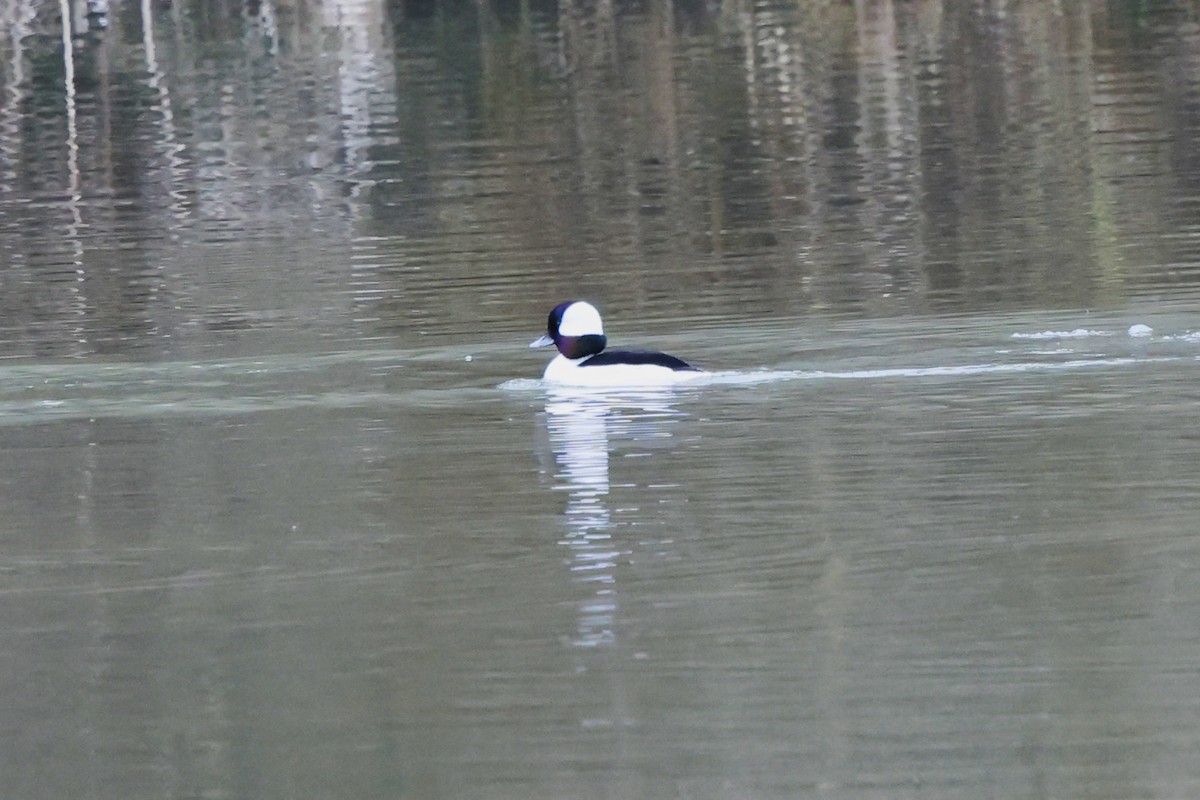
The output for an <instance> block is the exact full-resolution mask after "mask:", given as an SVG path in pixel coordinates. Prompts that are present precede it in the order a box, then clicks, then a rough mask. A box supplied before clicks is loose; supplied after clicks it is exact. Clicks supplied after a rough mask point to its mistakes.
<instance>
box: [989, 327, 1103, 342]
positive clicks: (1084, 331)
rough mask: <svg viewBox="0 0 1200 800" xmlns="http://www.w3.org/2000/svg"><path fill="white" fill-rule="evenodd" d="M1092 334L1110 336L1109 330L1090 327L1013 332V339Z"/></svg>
mask: <svg viewBox="0 0 1200 800" xmlns="http://www.w3.org/2000/svg"><path fill="white" fill-rule="evenodd" d="M1093 336H1112V332H1111V331H1094V330H1091V329H1090V328H1076V329H1075V330H1073V331H1037V332H1035V333H1020V332H1018V333H1014V334H1012V338H1013V339H1035V340H1044V339H1088V338H1091V337H1093Z"/></svg>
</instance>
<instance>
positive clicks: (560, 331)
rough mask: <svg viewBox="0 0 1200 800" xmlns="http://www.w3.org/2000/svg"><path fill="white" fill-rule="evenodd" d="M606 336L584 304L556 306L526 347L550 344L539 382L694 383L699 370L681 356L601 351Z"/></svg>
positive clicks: (596, 314) (597, 316)
mask: <svg viewBox="0 0 1200 800" xmlns="http://www.w3.org/2000/svg"><path fill="white" fill-rule="evenodd" d="M607 344H608V338H607V337H606V336H605V335H604V321H603V320H602V319H601V318H600V312H599V311H598V310H596V307H595V306H594V305H592V304H591V303H589V302H587V301H586V300H569V301H567V302H565V303H559V304H558V305H556V306H555V307H554V308H553V309H552V310H551V311H550V316H549V317H548V319H547V321H546V332H545V333H544V334H542V336H540V337H539V338H537V339H535V340H534V341H532V342H530V344H529V346H530V347H531V348H533V347H547V346H549V345H554V346H555V347H556V348H558V355H557V356H555V357H554V359H553V360H552V361H551V362H550V363H549V364H548V365H547V366H546V371H545V372H544V373H543V374H542V380H543V381H545V382H546V383H552V384H561V385H567V386H616V387H621V386H625V387H636V386H669V385H673V384H677V383H683V382H686V381H692V380H695V379H697V378H699V377H701V376H703V375H705V374H706V373H705V371H704V370H702V369H700V368H698V367H694V366H692V365H691V364H689V363H687V362H686V361H684V360H683V359H681V358H676V357H675V356H671V355H667V354H666V353H659V352H657V351H653V350H605V349H604V348H605V347H606V346H607Z"/></svg>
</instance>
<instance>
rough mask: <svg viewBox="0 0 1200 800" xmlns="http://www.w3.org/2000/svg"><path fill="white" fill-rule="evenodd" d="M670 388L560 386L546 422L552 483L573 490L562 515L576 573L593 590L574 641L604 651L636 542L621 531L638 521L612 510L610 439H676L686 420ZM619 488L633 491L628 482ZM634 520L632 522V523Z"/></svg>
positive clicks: (628, 510) (632, 509)
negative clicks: (674, 431) (675, 426)
mask: <svg viewBox="0 0 1200 800" xmlns="http://www.w3.org/2000/svg"><path fill="white" fill-rule="evenodd" d="M677 399H678V397H677V396H675V395H673V394H672V393H671V392H670V390H667V389H659V390H637V391H622V392H620V393H616V392H612V391H607V392H598V391H596V390H587V389H572V388H555V389H553V390H551V392H550V394H549V396H548V398H547V401H546V413H545V422H546V430H547V433H548V434H549V440H550V449H551V451H552V453H553V457H554V467H553V472H554V485H555V488H556V489H559V490H562V491H565V492H566V493H567V505H566V509H565V510H564V512H563V521H564V523H565V527H566V535H565V537H564V538H563V539H562V541H561V544H563V545H565V546H566V547H568V548H570V551H571V558H570V567H571V573H572V575H573V577H574V579H575V581H577V582H578V583H579V584H581V585H584V586H587V587H589V589H590V591H589V592H588V594H587V596H586V597H585V598H583V599H582V600H581V601H580V602H579V612H578V625H577V632H576V635H575V638H574V639H573V642H572V643H573V644H574V645H576V646H579V647H598V646H603V645H610V644H613V643H614V642H615V641H616V620H617V614H618V610H619V607H618V599H619V598H618V581H617V575H618V569H619V568H620V565H621V564H622V563H627V562H628V560H629V558H630V556H631V554H632V550H631V549H630V548H631V546H632V544H633V543H631V542H625V541H621V540H620V538H619V537H618V536H617V531H618V530H619V529H620V528H623V527H629V526H631V525H635V524H637V519H636V515H637V513H638V510H639V509H638V507H637V506H636V505H630V504H629V503H628V502H625V504H624V505H623V506H622V507H621V509H620V519H616V518H614V511H613V509H612V508H610V497H609V492H610V482H609V454H610V442H611V441H612V440H617V441H623V442H628V441H632V442H637V443H642V444H650V443H651V442H652V441H659V442H661V441H663V440H668V439H670V438H671V431H670V425H671V423H673V422H675V421H677V420H678V419H679V418H680V417H682V416H683V414H682V412H680V411H679V410H678V409H677V408H676V407H675V404H674V403H675V401H676V400H677ZM621 485H622V486H623V487H624V486H628V485H629V484H628V481H627V480H626V479H624V478H623V479H622V483H621ZM629 515H634V517H633V518H627V517H629Z"/></svg>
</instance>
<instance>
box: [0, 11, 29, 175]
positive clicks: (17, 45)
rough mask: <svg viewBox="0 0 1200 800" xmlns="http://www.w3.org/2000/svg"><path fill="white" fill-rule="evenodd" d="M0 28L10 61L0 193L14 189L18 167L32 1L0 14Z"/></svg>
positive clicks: (0, 128)
mask: <svg viewBox="0 0 1200 800" xmlns="http://www.w3.org/2000/svg"><path fill="white" fill-rule="evenodd" d="M0 14H2V15H3V18H2V19H0V25H2V26H3V29H4V30H5V31H6V32H7V33H8V39H9V50H8V52H9V53H10V54H11V58H10V59H9V63H8V76H9V81H8V85H7V87H6V93H7V95H8V98H7V102H4V103H0V154H3V156H4V163H3V165H0V166H2V168H3V173H2V177H3V183H0V189H3V190H5V191H11V190H12V188H13V186H15V185H16V180H17V164H18V163H19V162H20V156H21V100H22V96H23V94H24V91H25V39H26V37H28V36H30V35H32V33H33V31H32V29H31V23H32V22H33V20H34V18H35V17H36V16H37V12H36V11H35V9H34V7H33V3H32V1H31V0H24V1H23V2H20V3H18V4H17V5H15V6H14V7H12V8H10V9H3V10H0Z"/></svg>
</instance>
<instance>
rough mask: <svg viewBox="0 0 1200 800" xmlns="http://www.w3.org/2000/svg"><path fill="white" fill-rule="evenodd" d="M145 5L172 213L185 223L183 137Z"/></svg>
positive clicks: (145, 2) (145, 45)
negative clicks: (176, 127)
mask: <svg viewBox="0 0 1200 800" xmlns="http://www.w3.org/2000/svg"><path fill="white" fill-rule="evenodd" d="M141 8H142V51H143V53H145V58H146V74H147V75H149V76H150V77H149V81H148V82H149V85H150V88H151V90H153V91H154V92H155V94H157V95H158V112H159V114H160V115H161V121H160V126H161V128H162V135H161V138H160V142H161V146H162V148H163V153H164V155H165V156H166V159H167V171H168V172H169V173H170V181H169V183H168V184H167V194H168V196H169V197H170V198H171V204H170V214H171V216H172V217H173V218H174V219H175V220H176V221H178V222H183V221H184V220H185V219H186V217H187V208H186V200H185V195H184V192H183V190H182V189H181V188H180V187H181V186H182V185H183V183H184V181H183V159H182V158H180V157H179V153H180V152H181V151H182V150H183V145H181V144H179V138H178V137H177V136H176V135H175V112H174V110H173V109H172V107H171V95H170V93H169V92H168V91H167V83H166V80H165V76H164V75H163V72H162V69H161V68H160V67H159V64H158V48H157V47H156V46H155V43H154V14H153V9H152V8H151V0H142V7H141ZM176 232H177V231H176V230H175V229H173V230H172V232H171V233H172V235H175V233H176Z"/></svg>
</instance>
